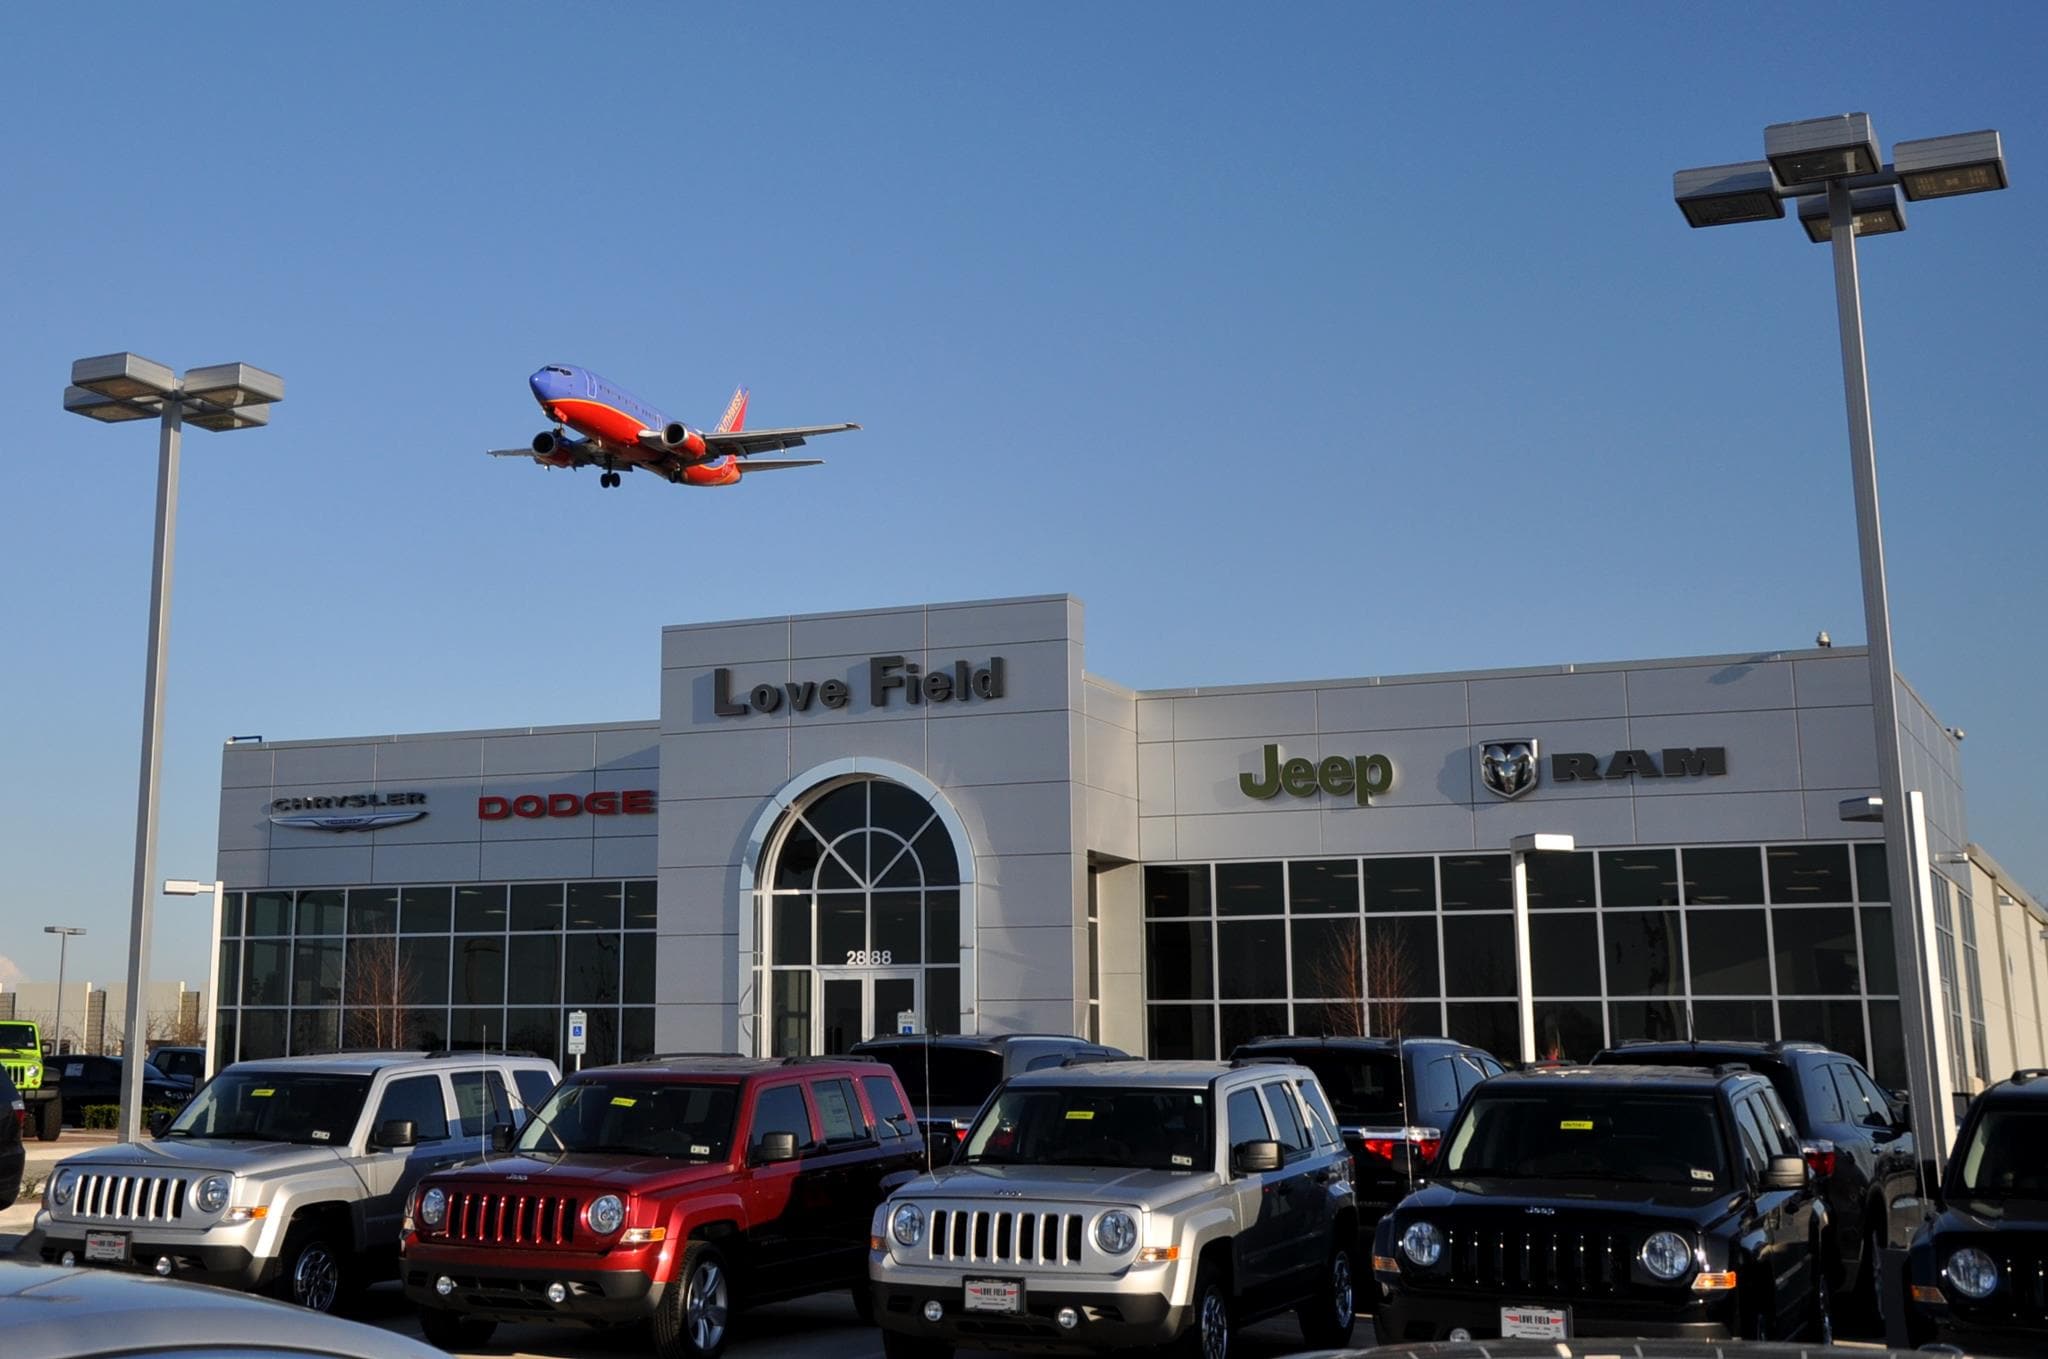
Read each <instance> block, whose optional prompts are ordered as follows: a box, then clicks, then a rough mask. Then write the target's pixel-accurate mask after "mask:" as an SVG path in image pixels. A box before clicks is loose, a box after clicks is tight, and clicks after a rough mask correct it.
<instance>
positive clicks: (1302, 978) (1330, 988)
mask: <svg viewBox="0 0 2048 1359" xmlns="http://www.w3.org/2000/svg"><path fill="white" fill-rule="evenodd" d="M1287 928H1288V935H1289V939H1290V941H1291V942H1292V945H1293V951H1294V994H1295V996H1296V997H1298V998H1303V999H1306V998H1309V997H1320V998H1324V999H1331V1000H1355V999H1357V998H1359V997H1360V996H1362V995H1364V994H1365V993H1364V992H1363V991H1362V990H1361V989H1360V988H1361V987H1362V986H1363V985H1364V984H1365V983H1364V979H1363V973H1362V965H1363V961H1364V960H1363V959H1362V958H1361V957H1360V955H1359V951H1358V921H1357V920H1356V919H1355V918H1352V917H1346V916H1326V917H1323V918H1322V919H1310V920H1290V921H1288V922H1287Z"/></svg>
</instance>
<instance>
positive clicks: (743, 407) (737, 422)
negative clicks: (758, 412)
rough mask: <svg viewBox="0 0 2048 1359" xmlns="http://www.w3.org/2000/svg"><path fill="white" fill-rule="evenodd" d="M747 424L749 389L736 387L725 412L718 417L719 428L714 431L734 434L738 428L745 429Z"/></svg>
mask: <svg viewBox="0 0 2048 1359" xmlns="http://www.w3.org/2000/svg"><path fill="white" fill-rule="evenodd" d="M746 424H747V389H746V388H744V387H735V388H734V389H733V393H732V400H731V401H729V402H727V403H726V407H725V414H724V415H721V416H719V417H718V428H717V429H716V430H714V431H712V432H713V433H715V434H732V433H735V432H736V431H738V430H742V429H745V428H746Z"/></svg>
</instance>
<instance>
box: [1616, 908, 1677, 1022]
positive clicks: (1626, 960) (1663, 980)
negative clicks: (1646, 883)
mask: <svg viewBox="0 0 2048 1359" xmlns="http://www.w3.org/2000/svg"><path fill="white" fill-rule="evenodd" d="M1601 923H1602V925H1603V927H1604V928H1605V931H1606V935H1607V994H1608V995H1610V996H1669V995H1674V994H1676V993H1678V992H1681V991H1683V990H1684V989H1685V966H1684V959H1683V957H1682V956H1681V955H1680V951H1679V950H1680V944H1679V933H1678V912H1676V911H1609V912H1607V913H1606V915H1605V918H1604V919H1603V920H1602V922H1601ZM1643 1036H1644V1035H1641V1034H1631V1035H1630V1037H1643Z"/></svg>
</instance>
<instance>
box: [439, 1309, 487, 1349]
mask: <svg viewBox="0 0 2048 1359" xmlns="http://www.w3.org/2000/svg"><path fill="white" fill-rule="evenodd" d="M419 1316H420V1334H421V1335H423V1336H425V1337H426V1338H427V1343H428V1344H429V1345H432V1346H433V1347H434V1348H435V1349H437V1350H473V1349H475V1348H477V1347H478V1346H479V1345H486V1344H489V1343H490V1339H491V1333H492V1332H493V1331H496V1330H497V1329H498V1323H497V1322H495V1321H491V1320H488V1319H486V1318H484V1317H466V1316H464V1315H462V1313H460V1312H450V1311H446V1310H443V1309H442V1308H439V1307H422V1308H420V1309H419Z"/></svg>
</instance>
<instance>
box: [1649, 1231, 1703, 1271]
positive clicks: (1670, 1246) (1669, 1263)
mask: <svg viewBox="0 0 2048 1359" xmlns="http://www.w3.org/2000/svg"><path fill="white" fill-rule="evenodd" d="M1636 1259H1638V1260H1641V1261H1642V1262H1643V1268H1644V1269H1647V1270H1649V1271H1650V1275H1651V1277H1653V1278H1658V1279H1662V1280H1663V1281H1664V1282H1666V1283H1670V1282H1671V1281H1672V1280H1673V1279H1676V1278H1680V1277H1682V1276H1683V1275H1684V1274H1685V1272H1686V1271H1687V1270H1689V1269H1691V1268H1692V1243H1691V1242H1689V1241H1687V1240H1686V1239H1685V1238H1684V1237H1682V1236H1680V1235H1679V1234H1678V1233H1677V1232H1652V1233H1650V1239H1649V1240H1648V1241H1645V1242H1643V1248H1642V1249H1641V1250H1640V1251H1637V1252H1636Z"/></svg>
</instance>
